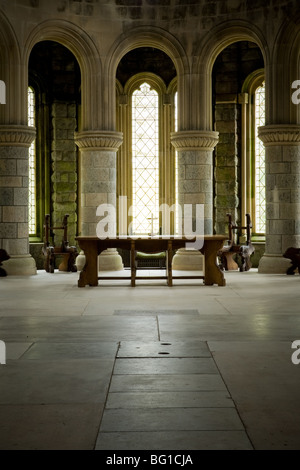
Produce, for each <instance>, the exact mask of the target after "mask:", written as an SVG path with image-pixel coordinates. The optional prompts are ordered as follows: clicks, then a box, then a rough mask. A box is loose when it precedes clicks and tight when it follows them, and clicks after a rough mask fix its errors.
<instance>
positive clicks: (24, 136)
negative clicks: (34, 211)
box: [0, 125, 37, 275]
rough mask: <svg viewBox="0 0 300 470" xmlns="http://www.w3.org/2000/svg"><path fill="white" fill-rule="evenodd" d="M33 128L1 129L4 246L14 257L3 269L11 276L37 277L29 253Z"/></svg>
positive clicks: (1, 229) (0, 235) (0, 194)
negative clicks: (29, 199) (29, 195)
mask: <svg viewBox="0 0 300 470" xmlns="http://www.w3.org/2000/svg"><path fill="white" fill-rule="evenodd" d="M34 138H35V129H34V128H33V127H28V126H22V125H1V126H0V200H1V205H0V247H1V248H3V249H4V250H6V251H7V253H8V254H9V256H10V259H9V260H8V261H5V262H4V263H3V267H4V269H5V270H6V272H7V274H8V275H31V274H36V272H37V271H36V264H35V261H34V259H33V258H32V257H31V255H30V254H29V234H28V174H29V168H28V149H29V147H30V144H31V142H32V141H33V140H34Z"/></svg>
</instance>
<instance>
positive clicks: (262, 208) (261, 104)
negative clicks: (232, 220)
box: [255, 83, 266, 233]
mask: <svg viewBox="0 0 300 470" xmlns="http://www.w3.org/2000/svg"><path fill="white" fill-rule="evenodd" d="M264 125H265V84H264V83H263V84H262V85H261V86H259V87H258V88H257V89H256V91H255V128H256V133H255V232H256V233H265V230H266V189H265V147H264V144H263V143H262V141H261V140H260V139H259V138H258V131H257V128H258V127H259V126H264Z"/></svg>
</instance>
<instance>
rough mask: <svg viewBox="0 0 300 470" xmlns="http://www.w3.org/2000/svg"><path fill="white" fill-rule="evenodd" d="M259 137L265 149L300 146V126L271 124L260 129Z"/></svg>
mask: <svg viewBox="0 0 300 470" xmlns="http://www.w3.org/2000/svg"><path fill="white" fill-rule="evenodd" d="M258 137H259V138H260V140H261V141H262V142H263V143H264V145H265V147H267V146H272V145H300V126H299V125H296V124H294V125H293V124H271V125H268V126H262V127H259V128H258Z"/></svg>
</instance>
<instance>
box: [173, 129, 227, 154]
mask: <svg viewBox="0 0 300 470" xmlns="http://www.w3.org/2000/svg"><path fill="white" fill-rule="evenodd" d="M218 141H219V133H218V132H215V131H179V132H172V133H171V143H172V145H173V146H174V147H175V149H176V150H213V149H214V147H215V146H216V145H217V143H218Z"/></svg>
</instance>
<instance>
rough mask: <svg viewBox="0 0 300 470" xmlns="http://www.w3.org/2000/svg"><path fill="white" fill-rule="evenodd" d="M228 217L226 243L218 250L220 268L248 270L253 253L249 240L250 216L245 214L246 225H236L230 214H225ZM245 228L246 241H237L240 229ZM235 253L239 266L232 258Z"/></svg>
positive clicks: (253, 249)
mask: <svg viewBox="0 0 300 470" xmlns="http://www.w3.org/2000/svg"><path fill="white" fill-rule="evenodd" d="M226 215H227V217H228V244H227V245H224V246H223V248H222V249H221V250H220V251H219V252H218V256H219V258H220V268H221V269H223V270H224V269H225V270H226V271H232V270H233V271H237V270H238V269H239V270H240V271H241V272H244V271H249V269H250V268H251V267H252V263H251V261H250V257H251V255H252V254H253V253H254V251H255V248H254V246H253V245H252V242H251V228H252V223H251V217H250V214H246V226H245V227H242V226H238V225H235V224H234V223H233V222H232V216H231V214H230V213H228V214H226ZM242 230H246V243H245V244H239V243H237V240H238V237H239V236H240V235H241V231H242ZM235 255H238V256H239V257H240V259H241V264H240V267H239V265H238V264H237V263H236V261H235V260H234V259H233V257H234V256H235Z"/></svg>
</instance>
